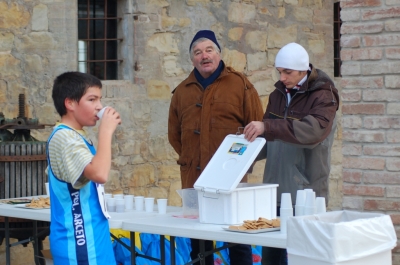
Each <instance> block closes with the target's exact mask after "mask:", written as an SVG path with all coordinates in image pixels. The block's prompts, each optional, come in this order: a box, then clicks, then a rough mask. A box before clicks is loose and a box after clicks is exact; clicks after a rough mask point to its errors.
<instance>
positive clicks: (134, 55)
mask: <svg viewBox="0 0 400 265" xmlns="http://www.w3.org/2000/svg"><path fill="white" fill-rule="evenodd" d="M76 2H77V1H71V0H30V1H26V0H12V1H11V0H7V1H5V0H0V103H1V105H0V106H1V108H0V111H2V112H3V113H4V114H5V116H6V117H7V118H14V117H16V116H17V115H18V105H17V104H18V100H17V99H18V94H19V93H25V94H26V98H27V113H26V115H27V116H28V117H35V118H38V119H39V121H40V123H45V124H54V123H55V122H56V121H57V120H58V119H59V117H58V116H57V115H56V112H55V110H54V107H53V105H52V99H51V86H52V81H53V79H54V78H55V77H56V76H57V75H58V74H60V73H62V72H64V71H67V70H76V69H77V3H76ZM118 3H119V5H120V6H119V10H120V11H119V12H120V16H122V17H123V18H124V19H123V21H122V22H121V24H120V27H119V31H120V32H119V34H121V36H124V39H125V40H124V41H123V42H122V43H121V46H120V49H119V53H120V55H121V56H122V57H123V59H124V65H123V66H122V67H121V73H120V76H121V79H123V80H119V81H104V82H103V84H104V86H103V98H104V99H103V105H110V106H114V107H115V108H116V109H117V110H118V111H119V112H120V113H121V114H122V119H123V124H122V125H121V126H119V127H118V129H117V131H116V133H115V136H114V141H113V161H112V170H111V173H110V178H109V181H108V183H107V185H106V190H107V191H108V192H113V193H134V194H137V195H139V194H140V195H146V196H154V197H157V198H158V197H167V198H169V203H170V204H171V205H180V199H179V197H178V195H177V193H176V192H175V190H176V189H179V188H180V177H179V167H178V166H177V165H176V159H177V155H176V153H175V152H174V150H173V149H172V148H171V147H170V145H169V143H168V139H167V118H168V108H169V102H170V98H171V91H172V90H173V89H174V88H175V86H176V85H177V84H179V83H180V82H181V81H182V80H183V79H184V78H185V77H186V76H187V75H188V74H189V73H190V71H191V70H192V68H193V66H192V64H191V62H190V59H189V52H188V47H189V44H190V41H191V40H192V38H193V36H194V34H195V33H196V31H198V30H200V29H212V30H214V31H215V33H216V35H217V39H218V41H219V43H220V45H221V47H222V55H223V59H224V61H225V62H226V63H227V64H228V65H231V66H233V67H234V68H235V69H236V70H239V71H242V72H244V73H245V74H246V75H247V76H248V78H249V80H250V81H251V82H252V83H253V84H254V85H255V87H256V88H257V90H258V93H259V94H260V98H261V100H262V103H263V106H264V107H265V105H266V103H267V101H268V95H269V94H270V93H271V91H272V90H273V84H274V83H275V82H276V81H277V80H278V76H277V72H276V71H275V69H274V67H273V62H274V58H275V55H276V53H277V51H278V50H279V48H280V47H282V46H283V45H284V44H286V43H289V42H298V43H300V44H302V45H303V46H304V47H305V48H306V49H307V50H308V51H309V54H310V61H311V62H312V63H313V64H314V65H315V66H316V67H317V68H321V69H322V70H324V71H325V72H327V73H328V74H329V75H330V76H333V1H323V0H243V1H239V0H197V1H195V0H186V1H184V0H137V1H133V0H119V1H118ZM339 81H340V80H336V83H337V85H339ZM338 115H339V117H340V115H341V114H340V112H339V113H338ZM338 128H339V129H338V131H337V135H336V141H335V143H334V151H333V154H332V174H331V180H330V205H329V207H330V209H340V208H341V205H342V184H341V183H342V182H341V176H342V165H341V163H342V154H341V152H342V150H341V137H342V134H341V122H340V119H339V126H338ZM89 131H90V134H91V135H92V138H93V139H96V132H97V127H94V128H92V129H89ZM49 132H50V128H47V129H45V130H39V131H33V132H32V133H33V135H34V136H35V137H36V138H38V139H40V140H46V138H47V137H48V135H49ZM263 168H264V161H260V162H258V163H256V166H255V170H254V172H253V174H252V175H251V176H250V177H249V181H250V182H254V183H257V182H261V179H262V173H263ZM2 247H3V248H0V265H1V264H3V263H2V262H3V261H4V260H5V258H3V257H4V245H3V246H2ZM13 249H14V250H13V252H12V257H13V258H14V259H15V260H16V261H15V264H33V262H32V261H29V262H30V263H29V262H28V261H27V260H25V259H23V260H22V261H17V260H18V257H20V256H22V255H19V253H20V252H26V251H24V250H25V249H24V248H22V247H21V248H20V247H15V248H13ZM18 262H20V263H18ZM13 264H14V262H13Z"/></svg>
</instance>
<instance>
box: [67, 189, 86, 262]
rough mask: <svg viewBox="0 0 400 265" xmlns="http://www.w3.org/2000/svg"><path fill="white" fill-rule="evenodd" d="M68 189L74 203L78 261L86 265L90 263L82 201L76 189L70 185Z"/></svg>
mask: <svg viewBox="0 0 400 265" xmlns="http://www.w3.org/2000/svg"><path fill="white" fill-rule="evenodd" d="M68 188H69V194H70V196H71V201H72V207H71V214H72V216H73V219H74V237H75V249H76V259H77V260H78V263H79V264H82V265H85V264H89V262H88V251H87V245H86V236H85V222H84V220H83V214H82V207H81V200H80V198H79V191H78V190H76V189H74V188H73V187H72V185H68Z"/></svg>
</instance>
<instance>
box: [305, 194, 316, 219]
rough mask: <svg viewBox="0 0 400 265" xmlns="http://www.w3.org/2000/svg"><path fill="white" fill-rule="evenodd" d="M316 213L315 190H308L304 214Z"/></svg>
mask: <svg viewBox="0 0 400 265" xmlns="http://www.w3.org/2000/svg"><path fill="white" fill-rule="evenodd" d="M314 213H315V192H311V191H309V192H306V204H305V206H304V215H311V214H314Z"/></svg>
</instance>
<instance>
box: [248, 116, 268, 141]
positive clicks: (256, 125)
mask: <svg viewBox="0 0 400 265" xmlns="http://www.w3.org/2000/svg"><path fill="white" fill-rule="evenodd" d="M243 133H244V138H245V139H246V140H247V141H249V142H253V141H254V140H255V139H256V138H257V136H259V135H261V134H263V133H264V122H261V121H252V122H250V123H249V124H247V126H246V127H244V131H243Z"/></svg>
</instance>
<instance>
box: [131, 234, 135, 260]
mask: <svg viewBox="0 0 400 265" xmlns="http://www.w3.org/2000/svg"><path fill="white" fill-rule="evenodd" d="M130 237H131V238H130V239H131V264H132V265H136V249H135V248H136V243H135V232H131V233H130Z"/></svg>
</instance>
